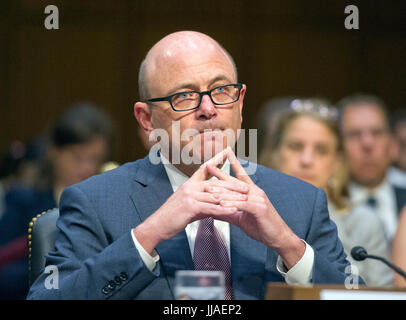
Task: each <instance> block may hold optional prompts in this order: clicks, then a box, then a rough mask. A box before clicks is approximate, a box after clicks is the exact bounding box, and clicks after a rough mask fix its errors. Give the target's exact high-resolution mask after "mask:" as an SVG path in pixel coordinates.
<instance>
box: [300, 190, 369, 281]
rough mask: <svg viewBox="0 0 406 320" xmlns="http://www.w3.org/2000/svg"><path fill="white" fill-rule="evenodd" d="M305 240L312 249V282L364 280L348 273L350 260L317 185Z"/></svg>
mask: <svg viewBox="0 0 406 320" xmlns="http://www.w3.org/2000/svg"><path fill="white" fill-rule="evenodd" d="M306 242H307V243H308V244H310V245H311V246H312V248H313V250H314V264H313V272H312V283H314V284H343V285H344V284H346V283H349V284H355V282H358V283H359V284H364V281H363V279H362V278H360V277H358V275H357V274H351V268H350V263H349V261H348V260H347V256H346V254H345V252H344V249H343V246H342V244H341V241H340V239H339V238H338V234H337V227H336V225H335V223H334V222H333V221H332V220H331V219H330V216H329V213H328V209H327V199H326V196H325V193H324V191H323V190H322V189H318V193H317V196H316V200H315V205H314V210H313V217H312V223H311V225H310V230H309V233H308V235H307V237H306Z"/></svg>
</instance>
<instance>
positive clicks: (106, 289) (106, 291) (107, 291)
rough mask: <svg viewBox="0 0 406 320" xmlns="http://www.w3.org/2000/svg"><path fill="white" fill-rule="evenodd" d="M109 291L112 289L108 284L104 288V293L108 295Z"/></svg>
mask: <svg viewBox="0 0 406 320" xmlns="http://www.w3.org/2000/svg"><path fill="white" fill-rule="evenodd" d="M109 292H110V290H109V288H108V287H107V286H105V287H103V289H102V293H103V294H105V295H107V294H109Z"/></svg>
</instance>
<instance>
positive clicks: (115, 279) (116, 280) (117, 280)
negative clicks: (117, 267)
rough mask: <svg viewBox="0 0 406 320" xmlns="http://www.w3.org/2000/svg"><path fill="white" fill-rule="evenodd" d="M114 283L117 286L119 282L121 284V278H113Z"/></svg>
mask: <svg viewBox="0 0 406 320" xmlns="http://www.w3.org/2000/svg"><path fill="white" fill-rule="evenodd" d="M114 281H115V282H116V284H117V285H120V284H121V282H122V280H121V278H120V277H119V276H115V277H114Z"/></svg>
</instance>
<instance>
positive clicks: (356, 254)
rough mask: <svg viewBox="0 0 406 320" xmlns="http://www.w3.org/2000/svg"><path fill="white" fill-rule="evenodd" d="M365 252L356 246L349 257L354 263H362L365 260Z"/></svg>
mask: <svg viewBox="0 0 406 320" xmlns="http://www.w3.org/2000/svg"><path fill="white" fill-rule="evenodd" d="M367 255H368V253H367V251H366V250H365V248H363V247H361V246H356V247H353V248H352V249H351V256H352V257H353V259H354V260H356V261H362V260H365V259H366V258H367Z"/></svg>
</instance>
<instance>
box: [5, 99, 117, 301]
mask: <svg viewBox="0 0 406 320" xmlns="http://www.w3.org/2000/svg"><path fill="white" fill-rule="evenodd" d="M112 132H113V126H112V122H111V119H110V118H109V117H108V116H107V114H105V113H104V112H103V111H102V110H100V109H98V108H97V107H95V106H93V105H90V104H78V105H74V106H72V107H70V108H68V109H66V110H65V111H64V112H63V113H62V114H61V115H60V116H59V118H58V119H57V120H56V122H55V123H54V125H53V126H52V127H51V129H50V130H49V132H48V133H47V147H46V153H45V155H44V157H43V158H42V161H41V162H40V164H39V170H38V176H37V179H35V181H34V183H33V186H32V187H28V188H27V187H20V188H13V189H11V190H10V191H9V192H8V193H7V195H6V210H5V213H4V217H3V219H2V220H1V221H0V262H1V261H2V260H3V261H4V259H5V258H4V255H5V253H9V252H10V250H8V249H9V248H12V249H13V261H8V263H4V262H3V263H2V265H0V299H25V297H26V294H27V292H28V261H27V240H26V237H27V229H28V224H29V222H30V221H31V219H32V218H33V217H34V216H36V215H37V214H39V213H41V212H43V211H46V210H48V209H52V208H55V207H58V205H59V198H60V195H61V194H62V191H63V190H64V189H65V188H66V187H68V186H70V185H73V184H75V183H78V182H80V181H82V180H85V179H87V178H89V177H91V176H92V175H94V174H96V173H99V170H100V168H101V166H102V165H103V163H104V161H105V160H106V158H107V156H108V154H109V149H110V144H111V139H112ZM2 253H3V257H2Z"/></svg>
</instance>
